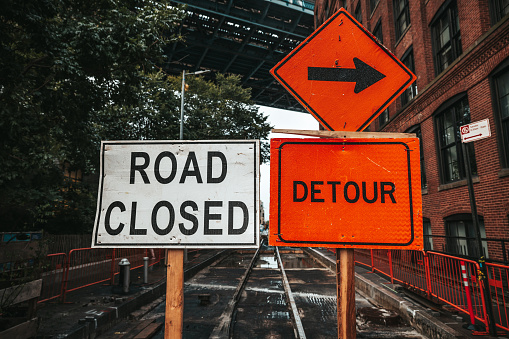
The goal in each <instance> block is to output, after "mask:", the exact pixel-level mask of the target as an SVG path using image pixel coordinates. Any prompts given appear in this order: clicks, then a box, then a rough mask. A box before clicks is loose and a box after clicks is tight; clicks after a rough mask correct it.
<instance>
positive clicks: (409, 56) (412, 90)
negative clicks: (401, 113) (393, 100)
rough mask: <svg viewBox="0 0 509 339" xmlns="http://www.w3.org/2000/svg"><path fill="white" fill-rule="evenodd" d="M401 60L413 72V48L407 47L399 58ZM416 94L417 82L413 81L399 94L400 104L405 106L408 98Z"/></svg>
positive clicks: (410, 98)
mask: <svg viewBox="0 0 509 339" xmlns="http://www.w3.org/2000/svg"><path fill="white" fill-rule="evenodd" d="M401 62H403V64H404V65H405V66H406V67H408V69H409V70H410V71H411V72H412V73H414V74H415V64H414V51H413V48H411V47H410V48H409V49H408V51H406V52H405V54H403V57H402V58H401ZM416 95H417V82H416V81H414V82H413V83H412V84H411V85H410V87H408V88H407V89H406V90H405V91H404V92H403V94H401V105H402V106H405V105H406V104H407V103H408V102H410V100H412V99H413V98H415V96H416Z"/></svg>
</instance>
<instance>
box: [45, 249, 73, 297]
mask: <svg viewBox="0 0 509 339" xmlns="http://www.w3.org/2000/svg"><path fill="white" fill-rule="evenodd" d="M66 265H67V255H66V254H65V253H55V254H49V255H48V256H47V257H46V262H45V263H44V266H43V267H44V269H43V271H42V286H43V288H42V290H41V296H40V297H39V299H40V300H39V301H38V302H40V303H41V302H44V301H48V300H53V299H56V298H59V297H61V296H62V284H63V282H64V276H65V268H66Z"/></svg>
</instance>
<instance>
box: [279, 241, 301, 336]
mask: <svg viewBox="0 0 509 339" xmlns="http://www.w3.org/2000/svg"><path fill="white" fill-rule="evenodd" d="M275 252H276V255H277V262H278V263H279V269H280V270H281V275H282V276H283V287H284V289H285V294H286V297H287V298H288V303H289V304H290V308H291V310H292V313H291V314H292V319H293V324H294V328H295V338H297V339H306V333H305V332H304V327H303V326H302V321H301V319H300V315H299V310H298V309H297V305H296V304H295V298H294V297H293V293H292V289H291V288H290V283H289V282H288V278H287V277H286V272H285V269H284V267H283V261H282V260H281V256H280V255H279V250H278V248H277V247H275Z"/></svg>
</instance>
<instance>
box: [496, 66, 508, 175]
mask: <svg viewBox="0 0 509 339" xmlns="http://www.w3.org/2000/svg"><path fill="white" fill-rule="evenodd" d="M506 64H509V61H507V62H506ZM504 66H507V65H504ZM492 84H493V85H494V87H495V88H494V89H495V90H494V93H495V101H496V102H495V109H496V112H497V114H496V119H497V127H498V131H499V134H500V137H499V145H500V147H499V149H500V157H501V160H502V166H503V167H505V168H508V167H509V67H505V68H504V69H503V70H502V71H500V72H498V73H496V74H495V76H494V77H493V82H492Z"/></svg>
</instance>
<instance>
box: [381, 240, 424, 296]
mask: <svg viewBox="0 0 509 339" xmlns="http://www.w3.org/2000/svg"><path fill="white" fill-rule="evenodd" d="M390 252H391V256H390V257H391V262H392V276H393V280H396V281H399V282H401V283H403V284H404V285H407V286H410V287H413V288H416V289H418V290H421V291H423V292H427V288H428V286H427V281H426V267H425V260H424V252H420V251H405V250H392V251H390Z"/></svg>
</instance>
